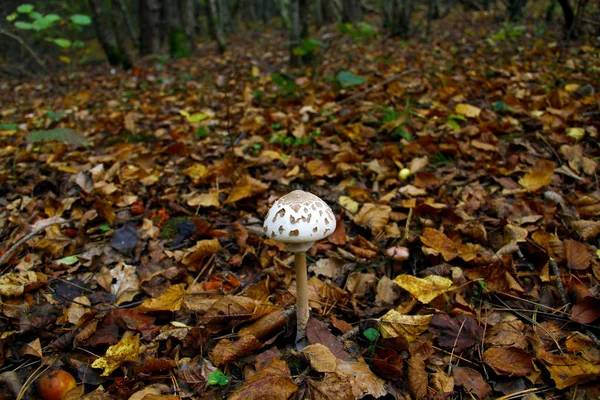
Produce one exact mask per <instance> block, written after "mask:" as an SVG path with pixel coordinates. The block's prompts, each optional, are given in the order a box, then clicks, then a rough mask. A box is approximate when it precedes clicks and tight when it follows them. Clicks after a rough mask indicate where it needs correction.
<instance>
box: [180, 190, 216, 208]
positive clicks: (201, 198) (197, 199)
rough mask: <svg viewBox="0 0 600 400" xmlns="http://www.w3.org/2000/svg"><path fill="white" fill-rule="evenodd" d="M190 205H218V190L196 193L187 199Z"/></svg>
mask: <svg viewBox="0 0 600 400" xmlns="http://www.w3.org/2000/svg"><path fill="white" fill-rule="evenodd" d="M187 204H188V206H190V207H219V192H216V191H215V192H208V193H202V194H198V195H196V196H194V197H192V198H191V199H189V200H188V201H187Z"/></svg>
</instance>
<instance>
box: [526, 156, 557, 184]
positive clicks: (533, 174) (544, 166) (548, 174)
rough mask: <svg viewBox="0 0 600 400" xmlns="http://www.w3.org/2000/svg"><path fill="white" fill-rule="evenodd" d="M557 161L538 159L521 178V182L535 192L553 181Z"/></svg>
mask: <svg viewBox="0 0 600 400" xmlns="http://www.w3.org/2000/svg"><path fill="white" fill-rule="evenodd" d="M554 168H556V163H554V162H552V161H548V160H538V161H537V162H536V163H535V165H534V166H533V167H531V169H530V170H529V171H528V172H527V173H526V174H525V175H523V177H522V178H521V179H519V184H520V185H521V186H523V187H524V188H525V190H527V191H528V192H535V191H536V190H539V189H541V188H542V187H544V186H546V185H549V184H550V183H552V175H554Z"/></svg>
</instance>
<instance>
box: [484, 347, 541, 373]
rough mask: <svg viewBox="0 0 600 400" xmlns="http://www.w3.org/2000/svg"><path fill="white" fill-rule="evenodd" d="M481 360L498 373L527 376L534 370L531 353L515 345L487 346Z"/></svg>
mask: <svg viewBox="0 0 600 400" xmlns="http://www.w3.org/2000/svg"><path fill="white" fill-rule="evenodd" d="M483 361H485V363H486V364H487V365H489V366H490V367H492V369H493V370H494V372H496V373H497V374H499V375H509V376H527V375H529V374H530V373H531V372H533V370H534V366H533V362H532V361H531V354H530V353H529V352H527V351H525V350H522V349H519V348H516V347H492V348H489V349H487V350H486V351H485V352H484V353H483Z"/></svg>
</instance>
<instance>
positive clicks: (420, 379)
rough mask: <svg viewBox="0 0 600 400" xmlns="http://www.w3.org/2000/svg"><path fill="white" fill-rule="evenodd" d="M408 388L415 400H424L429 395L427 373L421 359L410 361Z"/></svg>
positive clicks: (415, 358) (416, 358)
mask: <svg viewBox="0 0 600 400" xmlns="http://www.w3.org/2000/svg"><path fill="white" fill-rule="evenodd" d="M408 388H409V390H410V394H411V395H412V397H414V398H415V399H424V398H425V396H426V395H427V371H425V361H424V360H423V358H421V357H416V356H413V357H411V358H409V359H408Z"/></svg>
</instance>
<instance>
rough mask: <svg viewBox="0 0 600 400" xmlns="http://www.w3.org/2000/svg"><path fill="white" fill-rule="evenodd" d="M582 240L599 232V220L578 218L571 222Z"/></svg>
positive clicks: (590, 237) (591, 237)
mask: <svg viewBox="0 0 600 400" xmlns="http://www.w3.org/2000/svg"><path fill="white" fill-rule="evenodd" d="M572 226H573V229H575V230H576V231H577V233H578V234H579V236H581V238H582V239H583V240H590V239H593V238H595V237H596V236H598V234H600V221H586V220H579V221H575V222H573V224H572Z"/></svg>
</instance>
